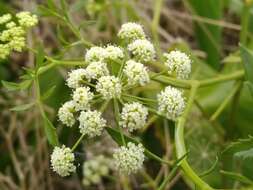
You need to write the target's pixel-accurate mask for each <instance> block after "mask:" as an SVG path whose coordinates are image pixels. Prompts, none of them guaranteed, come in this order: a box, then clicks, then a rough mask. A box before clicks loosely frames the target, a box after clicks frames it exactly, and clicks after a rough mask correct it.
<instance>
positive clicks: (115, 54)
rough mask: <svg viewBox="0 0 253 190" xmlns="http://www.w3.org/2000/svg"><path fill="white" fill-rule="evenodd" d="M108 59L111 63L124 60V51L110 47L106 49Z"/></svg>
mask: <svg viewBox="0 0 253 190" xmlns="http://www.w3.org/2000/svg"><path fill="white" fill-rule="evenodd" d="M105 52H106V56H105V57H106V59H108V60H110V61H117V60H121V59H123V58H124V53H123V50H122V49H121V48H120V47H117V46H112V45H108V46H107V47H106V48H105Z"/></svg>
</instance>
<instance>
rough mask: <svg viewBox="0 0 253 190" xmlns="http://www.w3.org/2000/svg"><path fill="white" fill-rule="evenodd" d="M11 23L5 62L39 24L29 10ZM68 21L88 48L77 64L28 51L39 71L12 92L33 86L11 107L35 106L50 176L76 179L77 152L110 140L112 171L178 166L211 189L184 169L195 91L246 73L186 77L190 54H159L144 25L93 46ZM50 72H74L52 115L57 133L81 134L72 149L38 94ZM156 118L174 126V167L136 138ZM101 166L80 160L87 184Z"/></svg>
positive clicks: (4, 35) (8, 18) (102, 172)
mask: <svg viewBox="0 0 253 190" xmlns="http://www.w3.org/2000/svg"><path fill="white" fill-rule="evenodd" d="M15 17H16V19H17V21H14V20H13V16H12V15H10V14H6V15H3V16H2V17H0V24H1V25H3V28H4V30H3V31H2V32H1V34H0V41H1V44H0V58H2V59H4V58H7V56H8V55H9V54H10V52H11V51H13V50H15V51H22V50H23V49H24V48H25V47H26V43H25V34H26V32H27V30H28V29H29V28H31V27H33V26H35V25H36V24H37V23H38V19H37V16H35V15H33V14H31V13H29V12H21V13H18V14H16V15H15ZM70 20H71V19H67V18H65V20H64V22H69V23H68V24H67V26H68V27H70V30H71V31H73V33H74V35H75V36H76V37H78V38H80V42H81V43H82V45H83V46H84V47H85V48H83V52H84V54H85V55H84V57H83V58H82V60H61V59H60V58H58V57H51V56H49V55H46V53H45V52H44V50H43V48H40V47H39V48H37V49H32V48H30V50H31V51H32V52H33V53H35V54H36V65H35V67H34V69H33V70H32V71H30V70H28V71H27V73H26V74H25V75H24V76H23V77H22V80H23V81H22V82H21V83H20V84H16V86H15V89H18V90H24V89H29V87H30V86H31V85H32V84H33V85H34V88H35V92H36V100H35V101H34V102H32V103H31V104H28V105H23V106H22V107H21V108H20V107H17V108H15V109H16V110H19V111H20V110H25V109H29V108H31V107H33V106H37V108H38V109H39V111H40V114H41V116H42V118H43V122H44V127H45V133H46V136H47V139H48V141H49V143H50V144H51V145H52V146H53V147H54V148H53V150H52V153H51V155H50V158H51V168H52V170H53V171H54V172H56V173H57V174H59V175H60V176H62V177H65V176H70V175H71V174H73V173H75V172H76V169H77V167H79V164H77V163H76V161H77V160H78V159H76V155H75V152H76V149H78V148H79V147H81V143H82V142H86V141H99V140H100V137H101V136H103V135H109V136H110V137H111V138H112V139H113V140H114V141H115V142H116V143H117V146H118V147H115V150H114V151H113V153H111V155H110V156H111V158H112V165H113V167H112V169H113V170H116V173H118V174H120V175H123V176H128V175H131V174H136V173H138V172H140V173H142V174H143V172H145V161H148V160H149V159H153V160H156V161H157V162H159V163H160V164H166V165H167V166H168V167H171V169H172V170H171V173H172V174H171V175H172V176H173V175H175V172H176V171H177V170H178V166H181V168H182V170H183V171H184V172H185V175H186V177H187V178H188V179H190V180H192V181H193V182H194V183H195V184H196V186H197V187H198V188H199V189H204V190H212V189H213V188H212V187H210V186H209V185H208V184H207V183H206V182H205V181H204V180H203V179H202V178H201V177H199V176H198V175H197V174H196V173H195V171H194V170H193V169H192V168H191V167H190V165H189V164H188V161H187V159H186V157H187V151H186V147H185V142H184V127H185V125H186V123H187V119H188V117H189V113H190V110H191V108H192V106H193V104H194V100H195V98H196V94H197V91H198V89H199V88H202V87H206V86H209V85H213V84H216V83H221V82H224V81H229V80H238V81H242V80H243V78H244V76H245V74H244V71H241V70H240V71H236V72H235V73H230V74H227V75H221V76H219V78H216V79H213V78H210V79H204V80H195V79H191V68H192V66H191V64H192V62H193V61H192V60H191V56H190V55H188V54H187V53H185V52H182V51H180V50H172V51H170V52H164V54H161V52H158V51H157V49H159V47H157V44H158V43H157V41H156V39H155V43H154V44H153V42H152V41H151V40H150V39H149V38H148V35H147V34H146V33H145V32H144V28H143V26H142V25H140V24H138V23H134V22H129V23H125V24H123V25H122V26H121V28H119V30H118V33H117V37H118V41H119V43H118V44H113V45H112V44H102V45H93V44H92V43H90V42H88V41H86V40H85V39H84V38H83V37H82V35H81V33H80V32H79V30H78V29H77V28H75V26H74V25H73V23H71V21H70ZM28 49H29V48H28ZM159 51H160V49H159ZM55 66H60V67H61V66H71V67H73V68H72V69H71V70H70V71H69V72H68V74H67V75H66V78H65V84H66V86H68V87H69V89H70V91H71V93H70V94H69V95H70V98H69V99H68V100H67V101H66V102H62V105H61V106H60V107H59V109H58V114H57V117H58V120H59V122H60V123H61V124H60V126H61V127H71V128H69V129H70V130H73V131H74V129H77V131H78V135H79V138H78V139H76V140H75V142H74V144H73V145H72V147H70V146H71V145H61V143H60V142H59V140H58V139H59V138H58V134H57V132H56V128H55V127H54V125H53V123H52V122H51V121H50V119H49V118H48V113H47V112H46V110H45V107H44V103H43V100H44V98H45V96H46V95H48V94H46V95H41V88H40V81H39V76H40V75H42V74H44V73H46V72H47V71H48V70H50V69H51V68H53V67H55ZM161 68H162V69H161ZM159 69H160V70H159ZM3 84H4V85H5V87H7V88H12V89H13V88H14V87H13V84H12V85H11V84H10V83H8V82H3ZM153 84H158V85H157V86H159V90H157V89H156V91H155V92H156V95H153V96H152V95H150V96H147V95H141V94H142V93H143V94H145V92H148V91H149V89H150V88H151V89H152V85H153ZM239 87H240V85H237V86H236V89H235V92H237V90H238V89H239ZM134 89H138V90H139V91H140V93H136V92H135V93H133V92H134ZM146 94H147V93H146ZM223 106H224V107H225V106H226V105H223ZM224 107H221V108H220V109H218V111H217V112H215V116H214V118H213V119H215V118H217V115H219V114H220V112H221V111H222V110H223V109H224ZM15 109H14V110H15ZM111 110H113V113H111ZM220 110H221V111H220ZM158 118H162V120H163V121H164V122H165V123H166V122H168V121H167V120H170V121H171V122H174V123H175V135H174V136H175V137H174V138H175V139H174V141H175V152H176V155H175V159H176V161H173V162H172V161H170V160H167V159H166V158H164V157H162V156H161V157H160V156H158V155H156V154H155V153H153V152H151V151H150V150H148V149H147V147H146V145H145V143H142V141H141V140H140V138H139V137H138V135H139V134H141V133H143V132H145V131H146V130H147V129H148V128H149V127H150V126H152V123H154V122H155V121H156V120H158ZM75 135H76V134H75ZM105 160H106V159H104V157H103V156H101V157H97V158H94V159H91V160H85V162H84V164H83V177H84V178H83V184H84V185H85V186H87V185H90V184H98V183H99V182H101V178H102V177H103V176H106V175H109V170H110V169H111V168H110V169H109V168H108V167H107V164H108V163H107V161H105ZM173 172H174V173H173ZM147 178H149V177H147ZM170 180H171V176H170V175H169V176H165V178H164V181H163V182H162V183H161V186H160V187H157V186H156V188H157V189H163V186H164V184H165V185H166V183H167V182H168V181H170ZM149 182H150V181H149ZM151 182H152V183H153V182H154V180H152V181H151ZM155 185H159V184H155ZM156 188H155V189H156Z"/></svg>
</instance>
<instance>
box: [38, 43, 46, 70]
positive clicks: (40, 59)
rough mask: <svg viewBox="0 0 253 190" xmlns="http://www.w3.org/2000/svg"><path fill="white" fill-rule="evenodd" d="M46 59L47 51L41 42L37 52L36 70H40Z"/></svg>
mask: <svg viewBox="0 0 253 190" xmlns="http://www.w3.org/2000/svg"><path fill="white" fill-rule="evenodd" d="M44 59H45V52H44V48H43V46H42V44H41V43H40V44H39V45H38V48H37V54H36V70H38V69H39V68H40V67H41V66H43V63H44Z"/></svg>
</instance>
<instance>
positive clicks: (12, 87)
mask: <svg viewBox="0 0 253 190" xmlns="http://www.w3.org/2000/svg"><path fill="white" fill-rule="evenodd" d="M1 82H2V84H3V86H4V88H6V89H7V90H8V91H16V90H25V89H27V88H28V87H30V85H31V84H32V81H31V80H24V81H22V82H20V83H15V82H8V81H4V80H2V81H1Z"/></svg>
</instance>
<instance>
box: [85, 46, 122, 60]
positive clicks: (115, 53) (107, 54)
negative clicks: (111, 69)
mask: <svg viewBox="0 0 253 190" xmlns="http://www.w3.org/2000/svg"><path fill="white" fill-rule="evenodd" d="M123 57H124V53H123V50H122V49H121V48H120V47H117V46H113V45H108V46H107V47H105V48H103V47H99V46H94V47H91V48H90V49H89V50H88V51H87V52H86V54H85V61H86V62H87V63H92V62H98V61H101V62H106V61H108V60H109V61H117V60H121V59H122V58H123Z"/></svg>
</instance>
